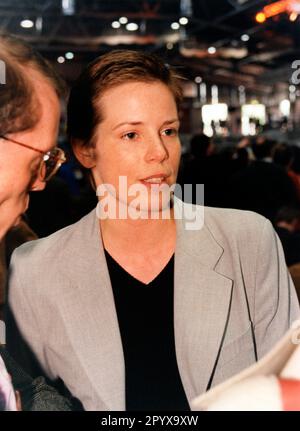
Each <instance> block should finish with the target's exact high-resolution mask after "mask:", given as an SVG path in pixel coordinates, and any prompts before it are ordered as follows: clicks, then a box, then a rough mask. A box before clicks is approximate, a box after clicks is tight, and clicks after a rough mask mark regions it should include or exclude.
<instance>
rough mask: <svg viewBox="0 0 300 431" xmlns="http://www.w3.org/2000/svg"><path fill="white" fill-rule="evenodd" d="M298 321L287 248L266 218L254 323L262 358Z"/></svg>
mask: <svg viewBox="0 0 300 431" xmlns="http://www.w3.org/2000/svg"><path fill="white" fill-rule="evenodd" d="M298 319H300V309H299V302H298V298H297V295H296V290H295V287H294V284H293V281H292V279H291V276H290V273H289V271H288V269H287V266H286V263H285V258H284V253H283V248H282V245H281V242H280V239H279V238H278V236H277V234H276V232H275V230H274V229H273V226H272V224H271V223H270V221H269V220H267V219H265V222H264V226H263V229H262V235H261V238H260V245H259V250H258V253H257V257H256V272H255V295H254V319H253V323H254V333H255V339H256V347H257V355H258V359H260V358H261V357H262V356H263V355H265V354H266V353H267V352H268V351H269V350H271V348H272V347H273V346H274V344H275V343H276V342H277V341H278V340H279V338H280V337H282V336H283V334H284V333H285V332H286V331H287V330H288V329H289V328H290V326H291V325H292V323H293V322H294V321H296V320H298Z"/></svg>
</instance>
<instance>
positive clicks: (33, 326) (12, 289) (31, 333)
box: [5, 251, 56, 379]
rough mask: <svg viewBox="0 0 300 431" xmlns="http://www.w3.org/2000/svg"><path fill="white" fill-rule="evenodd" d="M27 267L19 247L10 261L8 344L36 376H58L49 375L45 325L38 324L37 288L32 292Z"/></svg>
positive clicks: (23, 366) (17, 358)
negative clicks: (42, 327)
mask: <svg viewBox="0 0 300 431" xmlns="http://www.w3.org/2000/svg"><path fill="white" fill-rule="evenodd" d="M21 260H22V259H21ZM25 267H26V262H25ZM23 268H24V262H22V265H18V251H15V252H14V253H13V255H12V259H11V264H10V271H9V288H8V301H7V305H6V316H5V317H6V318H5V320H6V343H7V348H8V350H9V353H10V354H11V356H12V357H13V359H14V360H15V361H17V362H18V364H20V365H21V366H22V368H23V369H24V370H25V371H26V372H27V373H28V374H29V375H31V376H32V377H37V376H39V375H41V374H45V375H46V376H47V377H50V378H51V379H55V378H56V376H51V375H49V370H48V367H47V361H46V357H45V353H44V345H43V337H42V336H41V333H40V331H41V325H38V316H37V315H36V313H37V312H38V309H37V308H36V306H35V305H34V304H33V303H32V301H33V302H34V301H35V295H34V292H31V291H32V290H33V286H31V284H30V277H28V276H27V277H26V275H25V274H24V275H23ZM27 270H28V269H27ZM26 272H27V271H26ZM28 278H29V280H28ZM21 280H22V281H21Z"/></svg>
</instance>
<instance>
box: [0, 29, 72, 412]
mask: <svg viewBox="0 0 300 431" xmlns="http://www.w3.org/2000/svg"><path fill="white" fill-rule="evenodd" d="M0 60H1V64H2V65H4V68H2V69H1V72H3V74H4V76H1V78H2V79H1V84H0V241H1V240H2V239H3V237H4V235H5V234H6V232H7V231H8V230H9V229H10V228H11V227H12V226H15V225H17V224H18V222H19V220H20V218H21V216H22V214H23V213H24V212H25V211H26V209H27V207H28V202H29V192H30V191H34V190H42V189H44V187H45V183H46V181H48V180H49V179H50V178H51V177H52V176H53V175H54V174H55V172H56V171H57V170H58V168H59V167H60V166H61V164H62V163H64V162H65V155H64V153H63V151H62V150H61V149H59V148H57V147H56V140H57V131H58V124H59V118H60V100H59V99H60V97H61V96H62V95H63V93H64V89H63V85H62V83H61V80H60V79H59V77H58V76H57V75H56V73H55V72H54V70H53V69H52V68H51V67H50V65H48V63H47V62H46V61H45V60H44V59H43V58H42V57H40V56H39V55H38V54H37V53H35V52H33V50H32V49H31V48H30V47H29V46H28V45H26V44H24V43H23V42H21V41H20V40H18V39H16V38H14V37H11V36H8V35H7V36H5V35H2V36H0ZM3 78H4V79H3ZM31 318H32V321H34V315H32V316H31ZM1 325H2V326H3V323H1ZM15 343H18V340H15ZM16 359H18V358H16ZM17 362H18V361H15V360H14V359H13V358H12V357H11V355H10V354H9V352H8V351H7V350H6V349H5V348H4V346H3V345H1V344H0V410H1V409H2V410H16V409H17V408H19V409H20V408H22V409H23V410H70V409H71V403H70V402H69V401H68V400H67V399H66V398H64V397H62V396H60V395H59V394H58V393H57V392H56V390H54V389H53V388H51V387H50V386H48V385H47V384H46V383H45V380H44V378H43V377H38V378H36V379H35V380H33V379H32V378H31V377H30V376H29V375H28V374H27V373H26V372H25V371H24V370H23V369H22V368H21V367H20V366H19V365H18V363H17ZM12 385H13V386H12ZM15 390H17V391H18V392H19V394H20V398H21V405H20V403H18V402H16V399H15V397H14V391H15Z"/></svg>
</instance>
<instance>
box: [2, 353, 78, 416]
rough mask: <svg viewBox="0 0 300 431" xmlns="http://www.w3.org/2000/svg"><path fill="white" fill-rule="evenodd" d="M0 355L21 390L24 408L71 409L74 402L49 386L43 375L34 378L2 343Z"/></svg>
mask: <svg viewBox="0 0 300 431" xmlns="http://www.w3.org/2000/svg"><path fill="white" fill-rule="evenodd" d="M0 355H1V357H2V359H3V361H4V363H5V366H6V368H7V371H8V373H9V374H10V376H11V378H12V383H13V386H14V389H15V390H17V391H19V392H20V396H21V402H22V410H25V411H26V410H27V411H28V410H30V411H60V410H63V411H70V410H72V403H71V402H70V401H69V400H68V399H67V398H65V397H63V396H61V395H59V393H58V392H57V391H56V390H55V389H54V388H52V387H51V386H48V385H47V384H46V382H45V379H44V378H43V377H38V378H36V379H34V380H33V379H32V378H31V377H30V376H29V375H28V374H26V373H25V372H24V371H23V370H22V369H21V368H20V367H19V365H18V364H17V363H16V362H15V361H14V360H13V359H12V358H11V357H10V355H9V354H8V352H7V350H5V349H4V347H3V346H1V345H0Z"/></svg>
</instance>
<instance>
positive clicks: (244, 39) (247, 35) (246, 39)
mask: <svg viewBox="0 0 300 431" xmlns="http://www.w3.org/2000/svg"><path fill="white" fill-rule="evenodd" d="M249 39H250V36H249V34H242V36H241V40H242V41H243V42H248V40H249Z"/></svg>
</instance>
